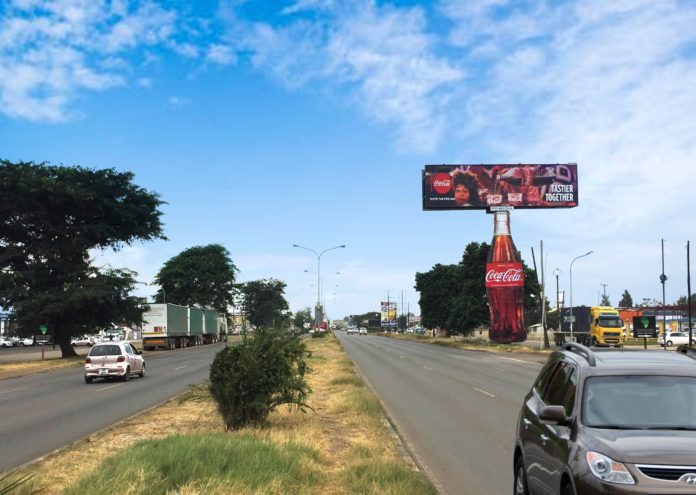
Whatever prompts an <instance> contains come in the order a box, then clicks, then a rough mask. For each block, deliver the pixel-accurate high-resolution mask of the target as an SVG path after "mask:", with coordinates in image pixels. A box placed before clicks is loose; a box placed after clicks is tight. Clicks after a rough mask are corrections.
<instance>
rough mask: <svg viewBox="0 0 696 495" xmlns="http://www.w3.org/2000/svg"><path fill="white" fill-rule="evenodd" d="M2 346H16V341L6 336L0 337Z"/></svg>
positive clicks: (0, 345)
mask: <svg viewBox="0 0 696 495" xmlns="http://www.w3.org/2000/svg"><path fill="white" fill-rule="evenodd" d="M0 347H14V342H12V341H11V340H10V339H6V338H5V337H0Z"/></svg>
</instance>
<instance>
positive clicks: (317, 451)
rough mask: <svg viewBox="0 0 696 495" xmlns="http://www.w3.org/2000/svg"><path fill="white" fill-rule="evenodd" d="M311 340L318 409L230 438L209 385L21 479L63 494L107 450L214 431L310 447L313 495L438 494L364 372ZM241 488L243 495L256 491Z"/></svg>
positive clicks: (273, 418) (284, 413) (208, 483)
mask: <svg viewBox="0 0 696 495" xmlns="http://www.w3.org/2000/svg"><path fill="white" fill-rule="evenodd" d="M306 343H307V347H308V348H309V349H310V350H311V351H312V353H313V355H312V357H311V358H310V359H309V366H310V372H309V374H308V377H307V378H308V382H309V384H310V386H311V387H312V390H313V393H312V395H311V397H310V402H309V403H310V405H311V407H312V408H313V409H314V411H315V412H311V411H310V412H307V413H304V414H303V413H301V412H298V411H297V410H296V409H294V408H287V407H283V408H280V409H279V410H277V411H275V412H274V413H272V414H271V415H270V416H269V418H268V421H267V424H266V425H264V426H263V427H260V428H245V429H243V430H241V431H239V432H233V433H229V432H226V431H225V428H224V425H223V422H222V419H221V417H220V415H219V414H218V411H217V408H216V403H215V401H214V400H213V399H212V397H211V396H210V394H209V392H208V390H207V387H205V386H199V387H195V388H193V389H191V390H190V391H189V392H187V393H186V394H184V395H182V396H181V397H179V398H177V399H173V400H170V401H169V402H167V403H166V404H164V405H162V406H159V407H157V408H155V409H152V410H150V411H148V412H146V413H144V414H142V415H140V416H137V417H134V418H132V419H129V420H126V421H125V422H123V423H122V424H120V425H117V426H114V427H112V428H110V429H108V430H106V431H103V432H100V433H96V434H94V435H92V436H90V437H89V438H87V439H86V440H84V441H80V442H77V443H76V444H74V445H72V446H71V447H70V448H67V449H64V450H63V451H60V452H57V453H54V454H51V455H49V456H47V457H46V458H44V459H42V460H40V461H38V462H37V463H35V464H33V465H31V466H30V467H29V468H27V469H24V470H22V471H21V472H18V473H15V474H16V475H18V476H19V475H24V474H35V475H36V478H35V479H34V480H32V482H31V483H30V485H29V486H30V487H34V488H37V487H46V489H45V490H44V491H42V492H41V493H45V494H59V493H61V492H62V491H63V490H64V488H65V487H67V486H68V485H69V484H70V483H71V482H73V481H75V480H76V479H78V478H80V477H83V476H85V475H87V474H88V473H90V472H91V471H94V470H96V469H98V468H99V466H100V464H101V463H102V461H103V459H104V453H105V452H109V453H110V454H111V453H113V452H115V451H117V450H119V449H123V448H126V447H128V446H129V445H131V444H133V443H134V442H136V441H140V440H146V439H156V438H164V437H167V436H169V435H172V434H173V433H177V434H179V435H187V434H198V433H211V432H212V433H214V434H219V435H245V436H251V437H253V438H256V439H259V440H261V441H264V442H271V443H272V444H275V445H278V446H283V447H287V446H288V445H297V446H299V448H302V449H306V452H309V453H310V454H308V455H303V462H304V463H307V465H306V468H307V469H308V470H311V471H317V472H320V473H324V475H325V476H324V475H322V476H321V477H320V478H319V481H318V483H319V487H320V490H316V491H313V492H312V493H322V494H324V495H342V494H353V493H361V494H371V493H374V494H392V493H393V494H397V493H409V494H411V493H412V494H414V495H415V494H435V493H436V491H435V489H434V488H433V487H432V485H430V484H429V483H428V482H427V481H426V480H425V478H424V477H423V476H422V475H421V474H420V473H417V472H414V471H413V468H412V465H410V464H409V462H407V460H406V459H404V457H403V455H402V454H401V450H400V446H399V445H398V444H397V442H396V440H395V438H394V436H393V434H392V433H390V431H389V430H388V429H387V428H385V427H384V418H383V415H382V410H381V407H380V405H379V401H378V400H377V398H376V397H375V396H374V395H372V393H371V392H369V391H368V389H367V388H366V387H365V386H364V384H363V383H362V381H361V380H360V379H359V377H358V376H357V375H356V373H355V371H354V369H353V366H352V363H351V362H350V361H349V360H348V359H347V357H346V355H345V354H344V353H343V351H342V350H341V348H340V346H339V345H338V343H337V341H336V339H335V337H333V336H329V337H327V338H325V339H308V340H307V341H306ZM216 483H217V482H216V480H200V483H197V484H196V485H197V486H187V487H186V488H185V489H184V490H181V491H177V493H182V494H183V493H187V494H207V493H218V492H220V493H225V491H224V489H223V487H221V488H220V490H217V489H213V486H214V485H216ZM315 483H316V481H315ZM205 487H207V488H205ZM181 488H184V487H181ZM238 488H240V491H239V492H240V493H251V492H248V491H246V490H243V489H241V487H238ZM315 488H316V486H315ZM107 491H108V490H107ZM303 491H304V490H300V492H303ZM19 493H29V492H28V491H26V492H19ZM263 493H282V492H276V491H274V490H271V491H264V492H263Z"/></svg>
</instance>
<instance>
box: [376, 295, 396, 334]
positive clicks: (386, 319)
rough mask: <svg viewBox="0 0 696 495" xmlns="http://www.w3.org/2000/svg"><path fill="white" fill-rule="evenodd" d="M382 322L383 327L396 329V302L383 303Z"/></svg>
mask: <svg viewBox="0 0 696 495" xmlns="http://www.w3.org/2000/svg"><path fill="white" fill-rule="evenodd" d="M380 320H381V323H382V326H383V327H394V328H396V326H397V321H396V302H387V301H382V312H381V314H380Z"/></svg>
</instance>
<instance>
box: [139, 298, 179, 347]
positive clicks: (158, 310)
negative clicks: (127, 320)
mask: <svg viewBox="0 0 696 495" xmlns="http://www.w3.org/2000/svg"><path fill="white" fill-rule="evenodd" d="M142 339H143V348H144V349H145V350H148V351H151V350H155V349H174V348H177V347H184V346H185V345H186V342H187V340H188V308H187V307H186V306H177V305H176V304H170V303H165V304H150V310H149V311H147V312H146V313H145V314H144V315H143V335H142Z"/></svg>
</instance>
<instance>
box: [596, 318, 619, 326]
mask: <svg viewBox="0 0 696 495" xmlns="http://www.w3.org/2000/svg"><path fill="white" fill-rule="evenodd" d="M599 326H600V327H604V328H621V327H622V326H623V321H621V318H619V317H618V316H600V317H599Z"/></svg>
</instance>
